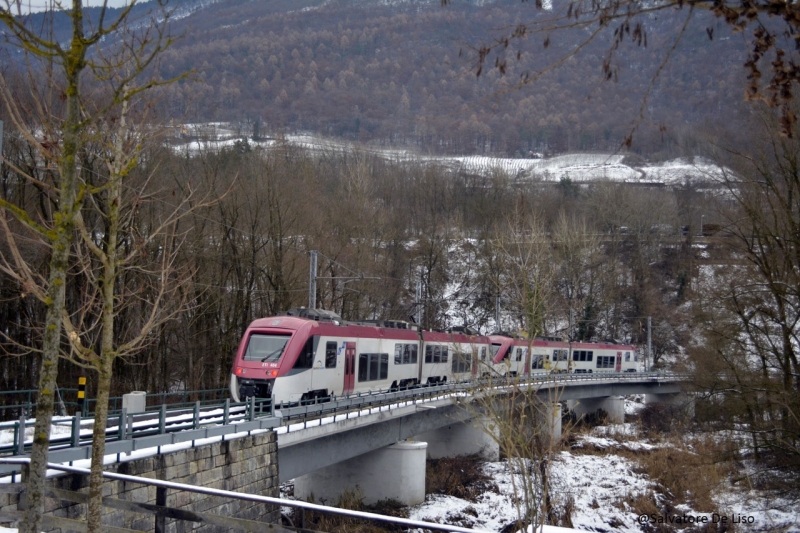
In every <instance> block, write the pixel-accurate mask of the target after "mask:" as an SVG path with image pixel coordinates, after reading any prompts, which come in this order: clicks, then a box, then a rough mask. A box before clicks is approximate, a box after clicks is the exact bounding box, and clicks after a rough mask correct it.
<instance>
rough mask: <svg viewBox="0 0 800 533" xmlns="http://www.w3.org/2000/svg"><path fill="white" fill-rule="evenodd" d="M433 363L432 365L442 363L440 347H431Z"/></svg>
mask: <svg viewBox="0 0 800 533" xmlns="http://www.w3.org/2000/svg"><path fill="white" fill-rule="evenodd" d="M433 362H434V363H441V362H442V347H441V346H434V347H433Z"/></svg>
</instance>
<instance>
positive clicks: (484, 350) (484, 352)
mask: <svg viewBox="0 0 800 533" xmlns="http://www.w3.org/2000/svg"><path fill="white" fill-rule="evenodd" d="M481 361H486V346H481Z"/></svg>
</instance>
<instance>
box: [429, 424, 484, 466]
mask: <svg viewBox="0 0 800 533" xmlns="http://www.w3.org/2000/svg"><path fill="white" fill-rule="evenodd" d="M491 423H492V421H491V419H490V418H486V417H481V418H473V419H471V420H467V421H466V422H459V423H454V424H451V425H449V426H445V427H442V428H439V429H434V430H433V431H427V432H425V433H422V434H420V435H417V436H415V437H414V440H416V441H420V442H427V443H428V457H429V458H430V459H441V458H442V457H455V456H457V455H473V454H480V455H481V456H482V457H483V458H484V459H486V460H487V461H499V460H500V445H499V444H498V443H497V441H496V440H495V439H494V438H492V437H491V435H489V433H488V432H489V431H491V430H490V429H489V428H490V425H491Z"/></svg>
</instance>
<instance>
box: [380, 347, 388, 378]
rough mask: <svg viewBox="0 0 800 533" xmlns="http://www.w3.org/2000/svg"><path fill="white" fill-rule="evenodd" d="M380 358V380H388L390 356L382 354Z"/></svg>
mask: <svg viewBox="0 0 800 533" xmlns="http://www.w3.org/2000/svg"><path fill="white" fill-rule="evenodd" d="M378 355H379V356H380V359H381V362H380V369H379V371H378V379H386V378H388V377H389V354H388V353H382V354H378Z"/></svg>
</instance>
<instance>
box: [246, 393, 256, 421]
mask: <svg viewBox="0 0 800 533" xmlns="http://www.w3.org/2000/svg"><path fill="white" fill-rule="evenodd" d="M249 400H250V402H249V403H248V405H247V409H248V413H247V419H248V421H250V422H252V421H253V420H254V419H255V417H256V397H255V396H250V398H249Z"/></svg>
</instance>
